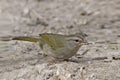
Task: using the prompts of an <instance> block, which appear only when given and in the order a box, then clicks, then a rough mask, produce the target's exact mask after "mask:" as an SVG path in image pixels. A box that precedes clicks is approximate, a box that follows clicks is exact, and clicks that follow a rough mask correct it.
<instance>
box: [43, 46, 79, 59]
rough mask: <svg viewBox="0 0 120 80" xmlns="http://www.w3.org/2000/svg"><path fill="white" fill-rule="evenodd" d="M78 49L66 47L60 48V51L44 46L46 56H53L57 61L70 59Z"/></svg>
mask: <svg viewBox="0 0 120 80" xmlns="http://www.w3.org/2000/svg"><path fill="white" fill-rule="evenodd" d="M78 49H79V48H78ZM78 49H77V50H74V49H69V48H65V47H62V48H58V49H52V48H51V47H50V46H48V45H44V48H43V51H44V53H45V54H46V55H48V56H52V57H54V58H57V59H68V58H70V57H72V56H74V55H75V54H76V52H77V51H78Z"/></svg>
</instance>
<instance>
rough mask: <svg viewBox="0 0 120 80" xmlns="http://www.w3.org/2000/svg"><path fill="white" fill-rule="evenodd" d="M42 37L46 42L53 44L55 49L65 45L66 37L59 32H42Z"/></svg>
mask: <svg viewBox="0 0 120 80" xmlns="http://www.w3.org/2000/svg"><path fill="white" fill-rule="evenodd" d="M40 36H41V38H42V39H43V40H44V41H45V43H46V44H48V45H49V46H51V47H52V48H53V49H57V48H61V47H64V45H65V44H64V43H65V38H64V36H63V35H59V34H47V33H46V34H40Z"/></svg>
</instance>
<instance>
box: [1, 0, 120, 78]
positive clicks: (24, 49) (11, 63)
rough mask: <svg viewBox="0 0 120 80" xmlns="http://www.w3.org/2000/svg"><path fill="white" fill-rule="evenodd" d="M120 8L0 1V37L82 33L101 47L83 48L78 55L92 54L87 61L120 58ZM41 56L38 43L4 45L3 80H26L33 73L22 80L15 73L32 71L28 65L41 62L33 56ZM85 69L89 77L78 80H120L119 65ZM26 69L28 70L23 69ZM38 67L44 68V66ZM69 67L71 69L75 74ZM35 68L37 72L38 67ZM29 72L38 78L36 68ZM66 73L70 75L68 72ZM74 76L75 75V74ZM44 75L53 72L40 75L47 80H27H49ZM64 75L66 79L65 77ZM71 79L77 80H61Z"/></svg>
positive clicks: (91, 2) (68, 1)
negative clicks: (33, 72)
mask: <svg viewBox="0 0 120 80" xmlns="http://www.w3.org/2000/svg"><path fill="white" fill-rule="evenodd" d="M119 4H120V0H0V37H1V36H38V34H40V33H45V32H47V33H58V34H74V33H79V32H81V31H82V32H83V33H85V34H86V35H87V36H86V39H87V41H88V42H93V43H94V42H100V43H98V44H94V45H88V46H83V47H82V48H81V49H80V50H79V52H78V54H82V53H83V52H84V51H85V50H89V51H88V52H87V54H86V55H85V57H91V58H92V57H98V56H101V57H103V56H107V57H111V56H113V55H120V5H119ZM39 54H41V50H40V49H39V46H38V45H36V44H34V43H28V42H19V41H8V42H4V41H0V80H8V79H9V80H23V76H25V75H27V72H29V71H28V70H27V71H25V73H24V74H21V75H22V76H21V77H19V78H18V76H13V75H14V74H15V73H16V72H14V70H17V72H18V73H20V72H21V70H23V71H24V69H28V64H35V63H36V60H37V59H38V58H36V57H35V58H33V56H37V55H39ZM82 64H83V63H82ZM64 65H69V67H74V65H73V64H72V63H70V64H62V68H63V66H64ZM78 65H81V64H80V63H79V64H76V66H77V67H78ZM83 65H84V66H88V67H87V70H88V73H85V76H84V78H83V77H82V76H79V74H75V75H76V76H75V78H74V79H75V80H79V78H81V77H82V78H83V80H120V69H119V67H120V62H119V61H112V62H111V63H109V62H108V63H104V62H99V64H97V63H96V62H92V63H88V64H86V63H85V64H83ZM5 66H6V67H5ZM24 66H25V67H27V68H23V67H24ZM37 66H39V67H41V65H37ZM54 66H56V65H54ZM76 66H75V67H76ZM101 66H102V67H101ZM50 67H51V66H50ZM59 67H61V66H59ZM69 67H67V68H68V69H70V70H73V69H71V68H69ZM34 68H35V69H36V67H34ZM18 69H21V70H18ZM37 69H38V67H37ZM42 69H43V68H42ZM45 69H46V68H45ZM29 70H31V72H29V75H34V74H32V68H29ZM43 70H44V69H43ZM49 70H50V69H49V68H48V71H49ZM63 70H64V68H63ZM33 71H34V70H33ZM63 72H65V73H66V71H63ZM5 73H6V74H7V75H6V74H5ZM35 73H36V72H35ZM53 73H54V69H53ZM68 73H69V70H68ZM73 73H75V72H74V71H73ZM78 73H79V72H78ZM10 74H11V75H10ZM36 74H37V73H36ZM44 74H46V75H49V74H50V72H49V73H44V72H43V73H42V75H38V74H37V75H36V76H41V77H43V78H35V77H34V78H32V77H28V76H26V77H25V78H26V79H24V80H37V79H38V80H39V79H41V80H43V79H45V80H47V79H46V78H45V76H44ZM60 75H62V76H64V75H63V74H62V73H60ZM6 76H9V77H6ZM34 76H35V75H34ZM54 76H55V74H53V76H52V77H51V78H50V79H49V80H57V79H54ZM68 79H69V80H73V78H72V77H70V78H69V77H68V78H65V79H64V78H63V77H60V80H68Z"/></svg>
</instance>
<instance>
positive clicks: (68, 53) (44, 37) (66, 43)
mask: <svg viewBox="0 0 120 80" xmlns="http://www.w3.org/2000/svg"><path fill="white" fill-rule="evenodd" d="M12 40H21V41H29V42H36V43H39V46H40V48H41V49H42V50H43V51H44V54H45V55H48V56H51V57H54V58H56V59H68V58H70V57H72V56H74V55H75V54H76V53H77V51H78V50H79V48H80V47H81V46H82V45H83V44H84V43H85V44H86V43H87V42H86V40H85V38H84V36H83V35H82V34H79V35H78V34H74V35H61V34H51V33H43V34H40V35H39V36H38V37H26V36H19V37H13V38H12Z"/></svg>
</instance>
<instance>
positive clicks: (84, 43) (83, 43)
mask: <svg viewBox="0 0 120 80" xmlns="http://www.w3.org/2000/svg"><path fill="white" fill-rule="evenodd" d="M81 44H82V45H88V44H89V43H88V42H87V41H86V40H85V41H83V42H82V43H81Z"/></svg>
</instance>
